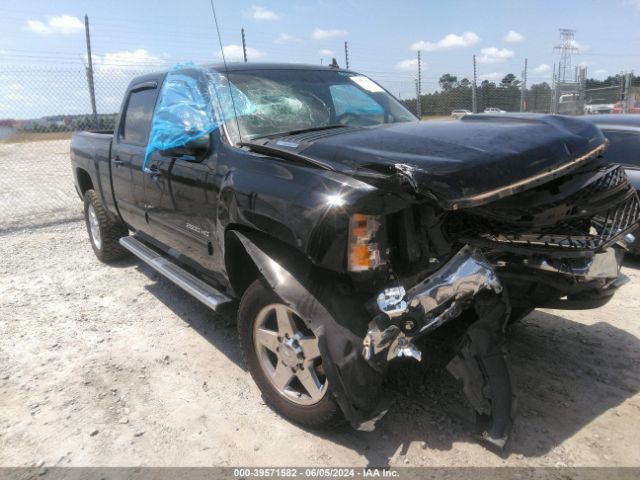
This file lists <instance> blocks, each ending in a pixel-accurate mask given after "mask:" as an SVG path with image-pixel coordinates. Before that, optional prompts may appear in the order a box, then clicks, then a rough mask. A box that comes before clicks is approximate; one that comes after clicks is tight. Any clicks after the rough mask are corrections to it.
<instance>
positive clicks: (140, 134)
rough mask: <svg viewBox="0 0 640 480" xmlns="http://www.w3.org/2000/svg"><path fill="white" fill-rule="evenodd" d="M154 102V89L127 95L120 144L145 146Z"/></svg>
mask: <svg viewBox="0 0 640 480" xmlns="http://www.w3.org/2000/svg"><path fill="white" fill-rule="evenodd" d="M155 101H156V89H155V88H147V89H145V90H137V91H134V92H131V93H130V94H129V100H128V101H127V109H126V111H125V114H124V120H123V121H124V124H123V125H122V130H121V134H120V139H121V141H122V142H124V143H127V144H130V145H139V146H141V147H144V146H145V145H146V143H147V136H148V135H149V126H150V125H151V117H152V116H153V109H154V106H155Z"/></svg>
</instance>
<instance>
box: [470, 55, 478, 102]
mask: <svg viewBox="0 0 640 480" xmlns="http://www.w3.org/2000/svg"><path fill="white" fill-rule="evenodd" d="M477 84H478V72H477V70H476V56H475V55H474V56H473V85H471V111H472V112H473V113H478V93H477V91H476V88H477V87H476V86H477Z"/></svg>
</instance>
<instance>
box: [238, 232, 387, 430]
mask: <svg viewBox="0 0 640 480" xmlns="http://www.w3.org/2000/svg"><path fill="white" fill-rule="evenodd" d="M231 233H232V234H233V235H235V236H236V237H237V239H238V240H239V241H240V242H241V243H242V245H243V247H244V248H245V250H246V252H247V254H248V255H249V257H250V258H251V259H252V261H253V262H254V263H255V266H256V267H257V269H258V271H259V272H260V274H261V275H262V277H263V278H264V280H265V281H266V282H267V283H268V284H269V286H270V287H271V288H272V289H273V290H274V292H275V293H276V294H277V295H278V296H279V297H280V298H281V299H282V301H283V302H284V303H286V304H287V305H288V306H290V307H291V308H292V309H293V310H294V311H295V312H296V314H297V315H298V316H300V318H302V319H303V321H304V322H305V323H306V324H307V325H308V327H309V328H310V329H311V330H312V331H313V332H314V334H315V335H316V337H318V341H319V346H320V353H321V354H322V359H323V363H324V365H325V371H326V375H327V378H328V380H329V385H330V388H331V393H332V395H334V397H335V399H336V401H337V403H338V405H339V406H340V408H341V409H342V412H343V413H344V415H345V417H346V418H347V420H349V421H350V423H351V424H352V425H353V426H354V427H355V428H359V429H362V430H370V429H371V428H373V426H374V423H375V421H376V420H377V419H379V418H380V417H381V416H382V415H383V414H384V413H386V410H385V408H384V407H383V406H382V405H383V404H384V401H383V400H382V375H381V373H380V372H378V371H376V370H374V369H373V368H372V367H371V366H370V365H369V364H368V363H367V361H366V360H365V359H364V358H363V357H362V355H361V350H362V340H363V338H364V335H365V333H366V328H367V324H368V322H369V318H368V315H367V313H366V310H365V309H364V306H363V303H362V302H361V301H360V299H358V298H357V297H356V295H354V294H353V293H352V292H349V291H347V287H346V286H344V285H342V283H341V281H340V279H339V278H336V277H337V276H336V275H335V274H333V273H331V272H326V271H321V270H320V269H317V268H315V267H314V266H313V265H312V264H311V263H310V262H309V260H308V259H307V258H306V257H304V256H303V255H302V254H300V253H299V252H295V251H293V252H292V251H291V249H286V248H283V246H281V245H278V243H276V242H273V241H269V239H268V238H267V237H265V236H262V235H260V234H259V233H255V232H240V231H236V230H234V231H232V232H231ZM287 250H288V251H287ZM341 290H342V291H341Z"/></svg>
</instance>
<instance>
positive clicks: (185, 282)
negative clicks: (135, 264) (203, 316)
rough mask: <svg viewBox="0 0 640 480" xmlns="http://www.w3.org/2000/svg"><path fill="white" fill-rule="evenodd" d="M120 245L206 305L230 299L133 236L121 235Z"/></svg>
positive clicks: (212, 305)
mask: <svg viewBox="0 0 640 480" xmlns="http://www.w3.org/2000/svg"><path fill="white" fill-rule="evenodd" d="M120 245H122V246H123V247H124V248H126V249H127V250H129V251H130V252H131V253H133V254H134V255H135V256H136V257H138V258H139V259H140V260H142V261H143V262H144V263H146V264H147V265H149V266H150V267H151V268H153V269H154V270H156V271H157V272H158V273H160V274H161V275H164V276H165V277H167V278H168V279H169V280H171V281H172V282H173V283H175V284H176V285H178V286H179V287H180V288H182V289H183V290H185V291H186V292H187V293H190V294H191V295H193V296H194V297H196V298H197V299H198V300H200V301H201V302H202V303H204V304H205V305H206V306H207V307H209V308H212V309H213V310H215V309H216V308H217V307H218V306H219V305H220V304H222V303H226V302H230V301H231V299H230V298H229V297H227V296H226V295H225V294H223V293H221V292H219V291H218V290H216V289H215V288H213V287H212V286H211V285H208V284H207V283H205V282H203V281H202V280H200V279H199V278H197V277H195V276H194V275H192V274H190V273H189V272H187V271H186V270H184V269H183V268H181V267H179V266H178V265H176V264H175V263H173V262H172V261H171V260H169V259H168V258H165V257H163V256H162V255H160V254H159V253H158V252H156V251H155V250H152V249H151V248H149V247H147V246H146V245H145V244H144V243H142V242H141V241H139V240H136V239H135V238H134V237H132V236H129V237H122V238H121V239H120Z"/></svg>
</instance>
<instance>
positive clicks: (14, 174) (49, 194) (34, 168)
mask: <svg viewBox="0 0 640 480" xmlns="http://www.w3.org/2000/svg"><path fill="white" fill-rule="evenodd" d="M0 169H1V170H0V171H2V175H0V232H6V231H10V230H14V229H16V228H21V227H25V226H36V225H38V226H40V225H42V224H52V223H56V222H60V221H65V220H69V219H73V218H80V217H81V215H80V213H81V211H80V210H79V209H78V208H77V207H78V204H77V199H78V195H77V194H76V191H75V189H74V188H73V178H72V176H71V163H70V160H69V140H51V141H40V142H25V143H0Z"/></svg>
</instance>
